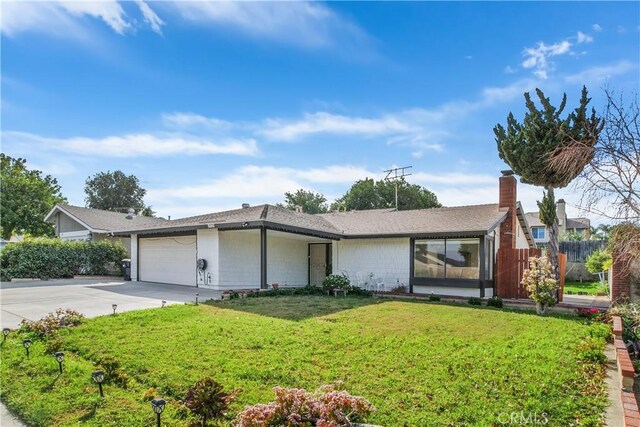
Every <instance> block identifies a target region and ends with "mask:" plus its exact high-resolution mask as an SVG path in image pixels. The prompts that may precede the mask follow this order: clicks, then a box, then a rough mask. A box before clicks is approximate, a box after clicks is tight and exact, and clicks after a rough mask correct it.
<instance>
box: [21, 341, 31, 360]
mask: <svg viewBox="0 0 640 427" xmlns="http://www.w3.org/2000/svg"><path fill="white" fill-rule="evenodd" d="M22 345H23V346H24V348H25V350H27V357H29V347H31V340H29V339H26V340H22Z"/></svg>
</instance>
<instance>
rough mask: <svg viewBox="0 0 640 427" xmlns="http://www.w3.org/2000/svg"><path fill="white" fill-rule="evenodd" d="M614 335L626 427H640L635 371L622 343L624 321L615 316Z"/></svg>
mask: <svg viewBox="0 0 640 427" xmlns="http://www.w3.org/2000/svg"><path fill="white" fill-rule="evenodd" d="M613 334H614V335H615V340H614V345H615V347H616V360H617V363H618V373H619V374H620V385H621V388H622V391H621V392H620V398H621V400H622V409H623V411H624V425H625V427H640V410H639V409H638V401H637V400H636V395H635V394H634V393H633V381H634V378H635V370H634V368H633V363H632V362H631V357H630V356H629V352H628V351H627V347H626V346H625V345H624V341H622V319H621V318H620V316H613Z"/></svg>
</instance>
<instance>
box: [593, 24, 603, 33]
mask: <svg viewBox="0 0 640 427" xmlns="http://www.w3.org/2000/svg"><path fill="white" fill-rule="evenodd" d="M591 28H593V31H597V32H601V31H602V27H601V26H600V25H599V24H593V26H592V27H591Z"/></svg>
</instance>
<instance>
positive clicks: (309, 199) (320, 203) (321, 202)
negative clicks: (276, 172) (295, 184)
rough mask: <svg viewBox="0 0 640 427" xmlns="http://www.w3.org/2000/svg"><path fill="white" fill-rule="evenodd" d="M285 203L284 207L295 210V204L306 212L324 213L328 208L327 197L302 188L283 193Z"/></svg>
mask: <svg viewBox="0 0 640 427" xmlns="http://www.w3.org/2000/svg"><path fill="white" fill-rule="evenodd" d="M284 198H285V205H284V207H285V208H287V209H290V210H292V211H293V210H295V209H296V206H301V207H302V212H304V213H308V214H319V213H325V212H327V211H328V210H329V207H328V206H327V198H326V197H324V196H323V195H322V194H320V193H314V192H313V191H307V190H304V189H302V188H301V189H299V190H296V192H295V193H289V192H288V191H287V192H286V193H284Z"/></svg>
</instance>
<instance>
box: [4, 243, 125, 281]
mask: <svg viewBox="0 0 640 427" xmlns="http://www.w3.org/2000/svg"><path fill="white" fill-rule="evenodd" d="M126 256H127V250H126V249H125V247H124V246H123V245H122V244H121V243H120V242H116V243H111V242H108V241H104V240H103V241H99V242H84V241H82V242H71V241H65V240H60V239H55V238H51V239H49V238H35V239H26V240H23V241H22V242H17V243H12V244H10V245H8V246H6V247H5V248H4V249H3V250H2V251H0V270H1V272H2V280H3V281H5V280H10V279H15V278H39V279H59V278H65V277H73V276H74V275H76V274H87V275H105V274H114V273H116V274H119V272H120V261H122V259H123V258H126Z"/></svg>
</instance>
